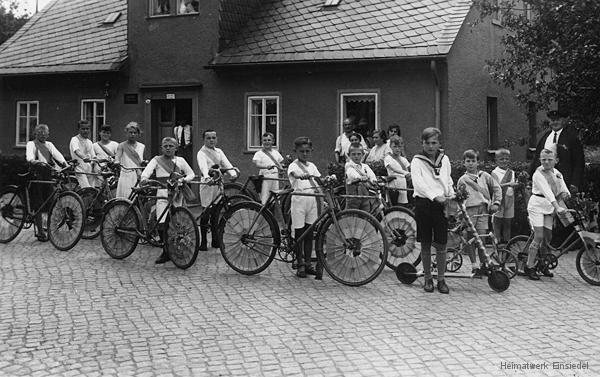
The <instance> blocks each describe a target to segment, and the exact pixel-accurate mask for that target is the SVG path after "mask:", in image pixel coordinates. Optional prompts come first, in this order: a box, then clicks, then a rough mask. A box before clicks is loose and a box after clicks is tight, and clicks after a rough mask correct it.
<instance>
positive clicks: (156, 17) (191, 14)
mask: <svg viewBox="0 0 600 377" xmlns="http://www.w3.org/2000/svg"><path fill="white" fill-rule="evenodd" d="M199 14H200V12H194V13H185V14H157V15H154V16H147V17H146V19H147V20H156V19H163V18H176V17H190V16H198V15H199Z"/></svg>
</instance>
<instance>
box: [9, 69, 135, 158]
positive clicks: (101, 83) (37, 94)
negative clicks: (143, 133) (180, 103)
mask: <svg viewBox="0 0 600 377" xmlns="http://www.w3.org/2000/svg"><path fill="white" fill-rule="evenodd" d="M107 82H108V83H109V87H108V88H107V89H108V94H109V96H108V97H105V84H106V83H107ZM2 84H3V86H2V88H3V89H2V99H1V106H2V111H1V112H0V117H1V118H0V119H1V121H2V124H3V125H4V126H3V128H2V137H0V149H1V150H2V152H3V153H4V154H7V155H8V154H23V153H24V147H15V133H16V104H17V101H39V123H46V124H48V125H49V127H50V140H51V141H52V142H53V143H54V144H55V145H56V147H57V148H59V150H61V151H62V152H63V153H66V152H68V144H69V140H70V138H71V137H72V136H73V135H74V134H75V133H76V127H77V121H78V120H79V119H80V117H81V100H83V99H104V100H105V101H106V108H107V110H106V118H105V121H106V123H108V124H111V125H112V126H113V137H114V138H115V139H116V140H120V139H122V138H123V137H124V133H123V131H122V127H123V125H124V124H126V123H127V122H128V121H129V120H131V119H136V118H137V117H138V115H137V114H138V111H139V109H138V107H137V106H136V105H124V104H123V93H125V92H127V91H128V90H127V89H126V87H127V85H128V80H127V77H126V76H124V75H122V74H115V73H112V74H78V75H54V76H21V77H6V78H4V79H3V80H2Z"/></svg>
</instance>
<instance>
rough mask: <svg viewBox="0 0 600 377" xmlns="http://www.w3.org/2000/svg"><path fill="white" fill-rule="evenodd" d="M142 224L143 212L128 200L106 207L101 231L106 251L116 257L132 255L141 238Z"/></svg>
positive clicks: (118, 201)
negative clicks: (139, 232) (139, 231)
mask: <svg viewBox="0 0 600 377" xmlns="http://www.w3.org/2000/svg"><path fill="white" fill-rule="evenodd" d="M140 224H141V214H140V213H139V210H138V209H137V208H135V207H133V206H132V204H131V203H130V202H129V201H128V200H117V201H115V202H112V203H111V204H110V205H109V207H108V208H107V209H106V213H105V215H104V220H103V221H102V230H101V231H100V240H101V241H102V247H103V248H104V251H106V253H107V254H108V255H110V256H111V257H112V258H115V259H124V258H127V257H128V256H130V255H131V253H133V251H134V250H135V248H136V246H137V244H138V241H139V239H140V236H139V234H138V230H139V229H140Z"/></svg>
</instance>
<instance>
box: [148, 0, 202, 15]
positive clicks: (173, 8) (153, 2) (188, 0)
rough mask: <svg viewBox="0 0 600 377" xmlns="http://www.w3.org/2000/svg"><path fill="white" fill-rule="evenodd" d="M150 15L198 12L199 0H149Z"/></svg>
mask: <svg viewBox="0 0 600 377" xmlns="http://www.w3.org/2000/svg"><path fill="white" fill-rule="evenodd" d="M149 8H150V9H149V12H148V13H149V14H150V17H160V16H175V15H186V14H198V12H199V9H200V1H198V0H149Z"/></svg>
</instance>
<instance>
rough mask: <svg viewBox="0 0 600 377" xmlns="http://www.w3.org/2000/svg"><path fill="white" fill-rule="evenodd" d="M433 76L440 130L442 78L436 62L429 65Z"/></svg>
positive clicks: (437, 124)
mask: <svg viewBox="0 0 600 377" xmlns="http://www.w3.org/2000/svg"><path fill="white" fill-rule="evenodd" d="M429 68H430V69H431V74H432V75H433V82H434V83H435V126H436V127H437V128H440V107H441V105H440V78H439V76H438V72H437V64H436V62H435V60H431V62H430V63H429Z"/></svg>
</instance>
